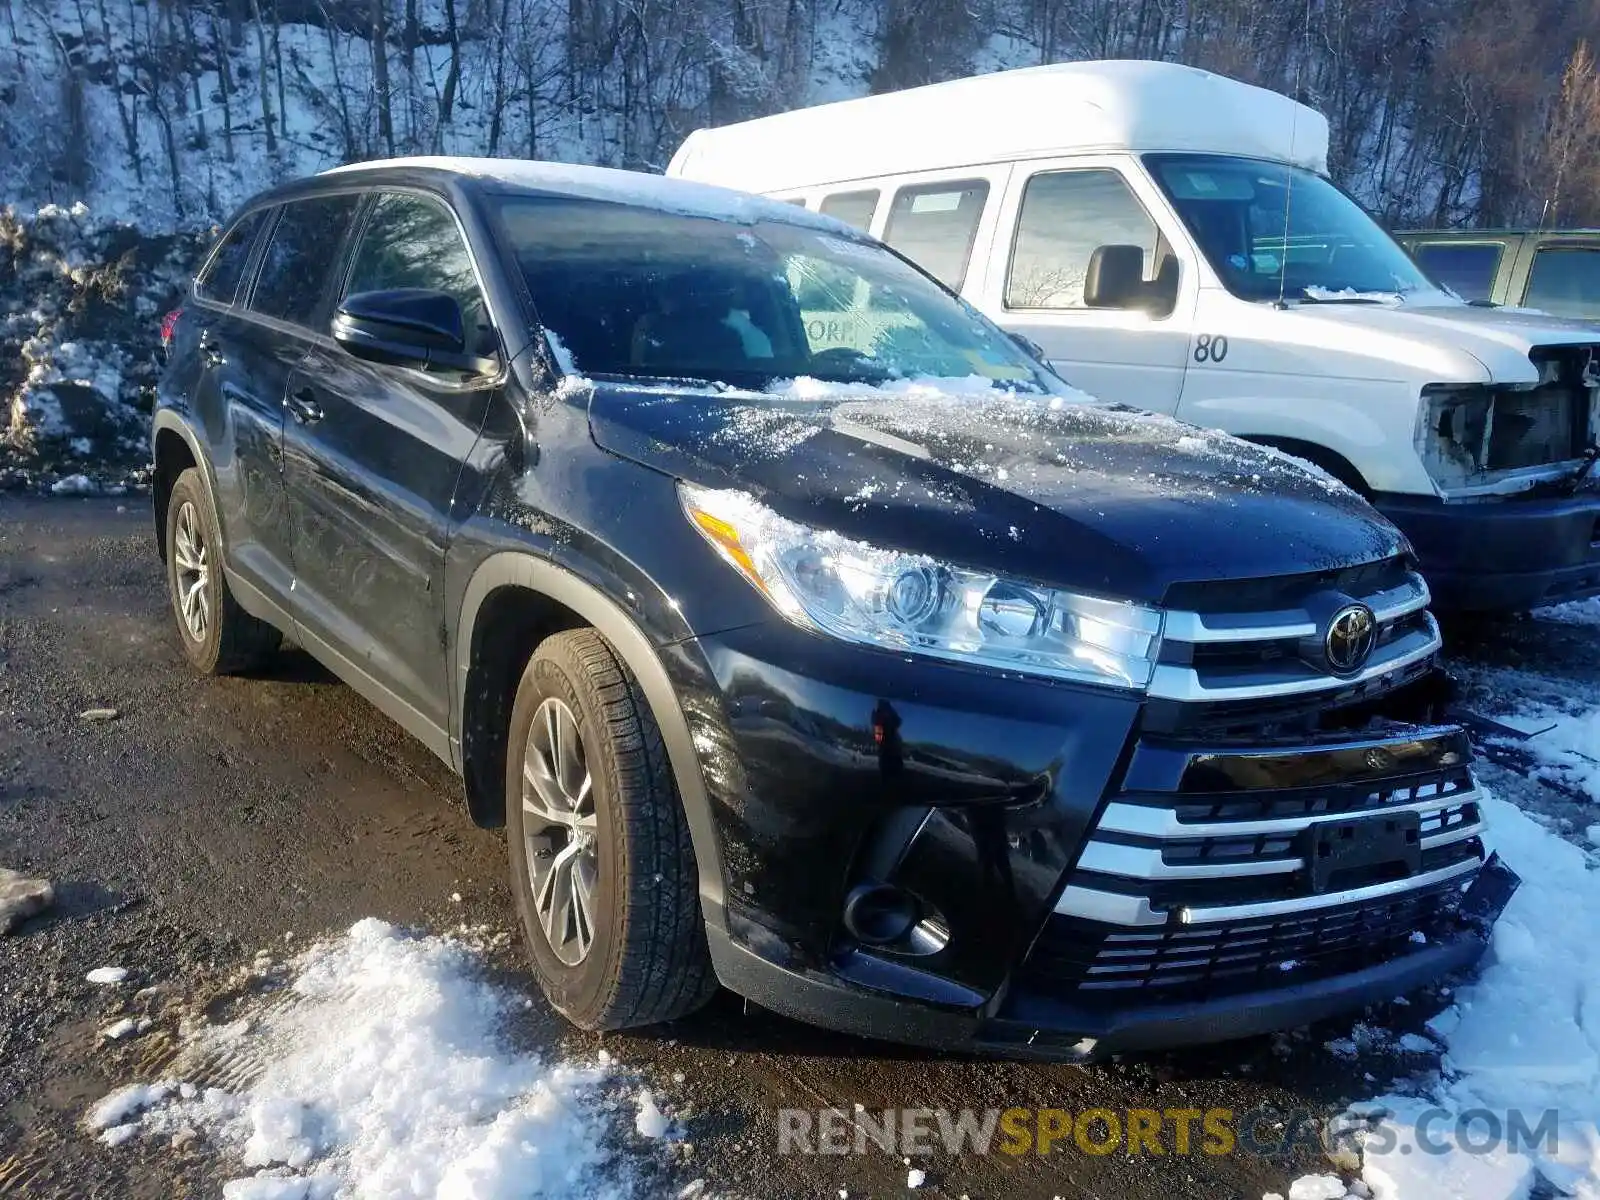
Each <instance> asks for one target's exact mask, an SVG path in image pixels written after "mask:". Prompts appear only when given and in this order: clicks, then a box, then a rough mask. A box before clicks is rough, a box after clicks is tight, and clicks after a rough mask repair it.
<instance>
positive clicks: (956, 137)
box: [667, 60, 1328, 193]
mask: <svg viewBox="0 0 1600 1200" xmlns="http://www.w3.org/2000/svg"><path fill="white" fill-rule="evenodd" d="M1107 150H1112V151H1138V152H1144V151H1162V150H1166V151H1191V152H1203V153H1213V154H1231V155H1239V156H1243V157H1249V158H1263V159H1271V160H1275V161H1281V162H1289V163H1296V164H1298V165H1301V166H1304V167H1307V168H1309V169H1310V170H1313V171H1318V172H1324V173H1325V172H1326V170H1327V160H1328V122H1327V118H1325V117H1324V116H1323V115H1322V114H1321V113H1319V112H1317V111H1316V110H1315V109H1313V108H1309V107H1307V106H1306V105H1304V104H1300V103H1297V102H1296V101H1294V100H1291V99H1290V98H1289V97H1287V96H1283V95H1280V94H1279V93H1277V92H1272V91H1268V90H1266V89H1265V88H1259V87H1254V86H1252V85H1250V84H1246V83H1240V82H1239V81H1238V80H1236V79H1229V78H1227V77H1226V76H1223V75H1216V74H1213V73H1212V72H1210V71H1202V70H1200V69H1199V68H1197V67H1188V66H1182V65H1180V64H1178V63H1169V62H1144V61H1138V60H1121V61H1109V62H1076V63H1055V64H1051V65H1048V66H1042V67H1025V68H1022V69H1020V70H1015V71H998V72H995V73H993V74H990V75H976V76H973V77H971V78H968V79H956V80H951V81H950V82H948V83H935V84H929V85H928V86H926V87H917V88H908V89H906V90H904V91H898V92H887V93H884V94H883V95H878V96H866V97H863V98H861V99H856V100H841V101H839V102H837V103H834V104H823V105H819V106H817V107H815V108H804V109H798V110H796V111H794V112H787V113H779V114H777V115H775V116H770V117H761V118H758V119H756V120H753V121H743V122H740V123H738V124H734V125H724V126H721V127H719V128H715V129H700V130H696V131H695V132H694V133H691V134H690V135H689V137H688V139H687V140H686V141H685V142H684V143H683V145H682V147H680V148H679V150H678V153H677V154H676V155H674V156H673V159H672V163H671V165H669V166H668V167H667V173H668V174H669V175H676V176H681V177H683V178H687V179H701V180H705V181H707V182H711V183H722V184H729V185H736V186H738V187H744V188H749V189H750V190H752V191H758V192H769V193H770V192H782V191H788V190H792V189H797V188H808V187H818V186H823V185H827V184H836V183H845V182H851V181H856V180H864V179H874V178H879V177H882V176H886V175H900V174H908V173H912V172H917V171H931V170H936V169H953V168H958V167H971V166H974V165H977V164H982V163H998V162H1013V161H1021V160H1024V159H1030V158H1040V157H1047V156H1052V155H1057V154H1074V153H1080V152H1088V151H1107Z"/></svg>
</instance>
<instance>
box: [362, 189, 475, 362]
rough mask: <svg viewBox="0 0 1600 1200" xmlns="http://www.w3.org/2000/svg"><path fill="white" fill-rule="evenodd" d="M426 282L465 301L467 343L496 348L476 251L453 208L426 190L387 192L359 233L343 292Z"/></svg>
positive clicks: (428, 286) (426, 285)
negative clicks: (413, 193)
mask: <svg viewBox="0 0 1600 1200" xmlns="http://www.w3.org/2000/svg"><path fill="white" fill-rule="evenodd" d="M390 288H426V289H428V290H429V291H435V292H445V293H446V294H448V295H450V296H451V297H453V298H454V299H455V302H456V303H457V304H459V305H460V306H461V316H462V324H463V327H464V328H465V329H466V331H467V334H468V342H469V346H475V347H476V350H477V352H479V353H484V354H489V353H492V352H493V340H494V339H493V335H492V332H491V331H490V329H489V321H488V316H487V312H486V310H485V308H484V303H483V293H482V292H481V291H479V289H478V277H477V276H476V275H475V274H474V273H473V270H472V255H471V254H470V253H469V252H468V250H467V244H466V243H465V242H464V241H462V239H461V231H460V229H459V228H457V226H456V220H455V218H454V217H453V216H451V215H450V210H449V209H447V208H446V207H445V206H444V205H443V204H441V203H440V202H439V201H437V200H431V199H429V198H427V197H426V196H411V195H405V194H402V193H399V192H389V193H386V194H385V195H383V196H380V197H379V198H378V203H377V205H376V206H375V207H374V208H373V210H372V218H371V220H369V221H368V222H367V227H366V229H365V231H363V233H362V235H361V244H360V245H359V246H358V247H357V249H356V255H355V263H354V264H353V266H352V267H351V269H350V282H349V283H348V284H347V285H346V287H345V294H346V295H351V294H353V293H355V292H378V291H387V290H389V289H390Z"/></svg>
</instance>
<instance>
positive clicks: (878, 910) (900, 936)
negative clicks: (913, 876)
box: [844, 883, 950, 958]
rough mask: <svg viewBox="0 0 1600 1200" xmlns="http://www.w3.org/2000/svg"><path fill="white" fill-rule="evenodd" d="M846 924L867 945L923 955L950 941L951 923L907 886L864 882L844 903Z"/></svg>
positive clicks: (876, 948) (886, 950)
mask: <svg viewBox="0 0 1600 1200" xmlns="http://www.w3.org/2000/svg"><path fill="white" fill-rule="evenodd" d="M844 927H845V929H846V930H847V931H848V932H849V934H850V936H851V937H853V938H855V940H856V941H857V942H859V943H861V945H863V946H871V947H872V948H873V949H875V950H882V951H885V952H887V953H889V954H904V955H910V956H912V957H917V958H920V957H922V956H924V955H928V954H938V953H939V952H940V951H941V950H943V949H944V948H945V947H946V946H948V945H949V944H950V926H949V924H948V923H947V922H946V921H945V919H944V917H942V916H941V915H940V914H939V913H938V912H936V911H934V910H933V909H931V908H929V907H928V906H927V905H925V904H923V903H922V902H921V901H920V900H918V899H917V897H915V896H913V895H912V894H911V893H910V892H907V891H905V890H904V889H903V888H897V887H895V886H893V885H892V884H887V883H864V884H862V885H861V886H860V887H858V888H856V889H855V891H853V892H851V893H850V898H849V899H848V900H847V901H846V902H845V906H844Z"/></svg>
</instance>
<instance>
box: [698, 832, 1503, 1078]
mask: <svg viewBox="0 0 1600 1200" xmlns="http://www.w3.org/2000/svg"><path fill="white" fill-rule="evenodd" d="M1519 882H1520V881H1519V880H1518V879H1517V877H1516V875H1515V874H1514V873H1513V872H1512V871H1511V870H1510V869H1509V868H1508V867H1506V866H1505V865H1504V864H1503V863H1502V862H1500V860H1499V858H1498V857H1494V858H1491V859H1490V860H1489V861H1488V863H1486V864H1485V866H1484V867H1483V869H1482V871H1481V872H1480V873H1479V874H1478V876H1477V878H1476V879H1475V880H1474V882H1473V884H1472V885H1471V888H1470V889H1469V891H1468V893H1467V894H1466V895H1465V896H1464V897H1463V900H1462V906H1461V907H1462V911H1463V912H1464V913H1466V912H1468V911H1470V913H1471V915H1470V916H1465V915H1464V916H1462V917H1461V918H1460V920H1459V922H1458V924H1457V928H1456V930H1455V932H1454V934H1453V935H1452V936H1450V937H1448V938H1445V939H1443V940H1440V941H1438V942H1436V943H1432V944H1428V945H1419V946H1415V947H1414V948H1412V949H1409V950H1407V951H1406V952H1404V953H1402V954H1400V955H1398V956H1396V957H1394V958H1390V959H1387V960H1384V961H1379V962H1374V963H1371V964H1369V965H1367V966H1364V967H1359V968H1357V969H1354V970H1351V971H1349V972H1346V973H1344V974H1340V975H1337V976H1333V977H1331V978H1323V979H1315V980H1308V981H1304V982H1296V983H1287V984H1285V985H1283V986H1281V987H1277V988H1273V989H1271V990H1266V991H1259V992H1255V993H1251V994H1247V995H1238V996H1227V997H1222V998H1215V999H1201V1000H1189V1001H1183V1002H1177V1003H1161V1004H1143V1005H1133V1006H1129V1007H1126V1008H1122V1007H1119V1008H1116V1009H1109V1010H1108V1009H1102V1008H1095V1007H1090V1006H1085V1005H1082V1004H1077V1003H1074V1002H1073V1001H1072V1000H1070V999H1067V998H1064V997H1062V996H1060V995H1054V994H1051V993H1048V992H1040V991H1036V990H1032V989H1028V988H1025V987H1024V988H1018V989H1016V990H1014V991H1013V992H1012V993H1011V994H1010V995H1008V996H1007V997H1006V1000H1005V1002H1004V1003H1003V1004H1001V1005H999V1006H998V1007H997V1008H996V1009H994V1011H993V1012H992V1013H991V1012H990V1011H988V1010H987V1009H986V1008H984V1007H972V1008H967V1007H961V1006H956V1005H939V1004H934V1003H929V1002H927V1001H923V1000H916V999H910V998H907V997H906V996H903V995H896V994H894V993H892V992H888V991H883V990H877V989H871V988H865V987H862V986H859V985H857V984H855V983H853V982H851V981H850V980H849V979H848V978H846V977H845V976H844V975H842V974H840V973H826V972H801V971H794V970H789V969H786V968H784V967H782V966H779V965H778V964H776V963H774V962H771V961H769V960H767V959H764V958H762V957H761V956H760V955H759V954H758V953H756V952H754V951H753V950H751V949H749V948H748V947H745V946H742V945H739V944H738V943H736V942H735V941H733V940H732V939H730V938H729V937H728V936H727V935H726V934H722V933H714V934H713V935H712V937H711V957H712V962H713V963H714V964H715V966H716V970H717V975H718V977H719V978H720V979H721V980H722V982H723V984H724V985H726V986H727V987H729V988H731V989H732V990H733V991H735V992H738V993H739V994H740V995H742V996H745V997H747V998H748V999H750V1000H752V1001H754V1002H755V1003H757V1004H759V1005H761V1006H762V1007H763V1008H767V1009H770V1010H771V1011H773V1012H776V1013H780V1014H782V1015H784V1016H788V1017H794V1018H796V1019H798V1020H802V1021H806V1022H809V1023H810V1024H813V1025H819V1026H822V1027H824V1028H828V1029H835V1030H839V1031H841V1032H844V1033H853V1034H857V1035H859V1036H862V1037H872V1038H881V1039H884V1040H887V1041H894V1042H903V1043H908V1044H912V1045H923V1046H933V1047H937V1048H939V1049H941V1050H946V1051H959V1052H968V1053H978V1054H994V1055H1002V1056H1004V1057H1007V1058H1027V1059H1039V1060H1045V1061H1074V1062H1086V1061H1090V1060H1093V1059H1098V1058H1103V1057H1106V1056H1108V1055H1112V1054H1118V1053H1127V1052H1145V1051H1152V1050H1160V1049H1166V1048H1171V1047H1175V1046H1187V1045H1200V1044H1204V1043H1210V1042H1221V1041H1229V1040H1232V1039H1235V1038H1244V1037H1254V1036H1258V1035H1260V1034H1264V1033H1271V1032H1273V1031H1275V1030H1279V1029H1289V1028H1294V1027H1296V1026H1300V1025H1305V1024H1309V1023H1310V1022H1313V1021H1319V1020H1322V1019H1324V1018H1327V1017H1334V1016H1338V1015H1339V1014H1341V1013H1345V1012H1351V1011H1354V1010H1358V1009H1361V1008H1363V1007H1365V1006H1366V1005H1369V1004H1375V1003H1379V1002H1382V1001H1386V1000H1392V999H1393V998H1395V997H1396V996H1403V995H1405V994H1407V993H1409V992H1413V991H1415V990H1416V989H1418V988H1421V987H1424V986H1426V985H1428V984H1430V983H1433V982H1436V981H1437V980H1439V979H1441V978H1444V977H1446V976H1449V975H1451V974H1452V973H1454V972H1457V971H1462V970H1465V969H1466V968H1468V967H1471V966H1472V965H1474V964H1475V963H1476V962H1477V961H1478V959H1479V958H1481V957H1482V955H1483V952H1484V950H1485V949H1486V948H1487V946H1488V933H1489V929H1490V928H1491V927H1492V925H1493V923H1494V921H1495V920H1497V919H1498V917H1499V915H1500V912H1501V911H1502V910H1503V909H1504V907H1505V905H1506V903H1507V902H1508V901H1509V900H1510V897H1511V895H1512V893H1513V892H1514V891H1515V890H1516V887H1517V885H1518V883H1519Z"/></svg>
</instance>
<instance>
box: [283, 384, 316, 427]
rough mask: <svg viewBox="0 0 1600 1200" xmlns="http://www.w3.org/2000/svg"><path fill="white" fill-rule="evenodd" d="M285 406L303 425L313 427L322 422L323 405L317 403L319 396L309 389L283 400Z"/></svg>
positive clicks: (289, 395) (290, 394) (292, 393)
mask: <svg viewBox="0 0 1600 1200" xmlns="http://www.w3.org/2000/svg"><path fill="white" fill-rule="evenodd" d="M283 406H284V407H285V408H286V409H288V410H289V414H290V415H291V416H292V417H294V419H295V420H296V421H298V422H299V423H300V424H302V425H312V424H315V423H316V422H318V421H320V420H322V405H320V404H318V403H317V394H316V393H315V392H314V391H312V390H311V389H310V388H308V387H306V388H301V389H300V390H299V391H297V392H290V393H289V394H288V395H287V396H285V397H284V398H283Z"/></svg>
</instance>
